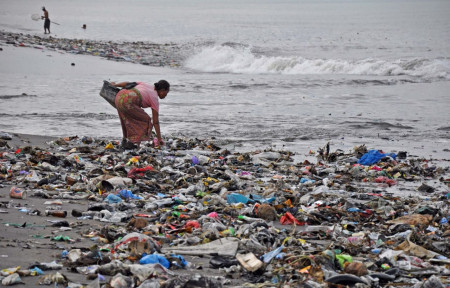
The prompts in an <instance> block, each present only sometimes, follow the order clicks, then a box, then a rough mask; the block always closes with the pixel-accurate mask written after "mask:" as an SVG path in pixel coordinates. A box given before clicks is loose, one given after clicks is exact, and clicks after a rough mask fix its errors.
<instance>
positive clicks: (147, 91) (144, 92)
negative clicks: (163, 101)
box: [134, 82, 159, 113]
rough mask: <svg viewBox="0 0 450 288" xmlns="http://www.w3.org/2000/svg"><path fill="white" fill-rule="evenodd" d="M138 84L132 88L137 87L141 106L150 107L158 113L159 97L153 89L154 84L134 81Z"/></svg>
mask: <svg viewBox="0 0 450 288" xmlns="http://www.w3.org/2000/svg"><path fill="white" fill-rule="evenodd" d="M136 83H138V85H137V86H136V87H134V88H136V89H138V90H139V92H140V93H141V96H142V108H149V107H151V108H152V109H153V110H155V111H156V112H158V113H159V97H158V93H157V92H156V90H155V86H153V85H148V84H147V83H145V82H136Z"/></svg>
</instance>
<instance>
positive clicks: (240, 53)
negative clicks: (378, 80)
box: [185, 46, 450, 79]
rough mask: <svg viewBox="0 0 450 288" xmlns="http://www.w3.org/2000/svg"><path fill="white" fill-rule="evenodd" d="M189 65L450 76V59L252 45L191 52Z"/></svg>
mask: <svg viewBox="0 0 450 288" xmlns="http://www.w3.org/2000/svg"><path fill="white" fill-rule="evenodd" d="M185 66H186V67H187V68H189V69H193V70H197V71H202V72H222V73H243V74H270V73H275V74H293V75H295V74H353V75H376V76H401V75H406V76H414V77H420V78H426V79H432V78H443V79H450V60H449V59H433V60H429V59H410V60H402V59H399V60H394V61H386V60H380V59H372V58H368V59H363V60H345V59H307V58H303V57H301V56H290V57H281V56H264V55H257V54H255V53H253V52H252V51H251V49H250V48H248V47H231V46H210V47H204V48H202V50H201V51H200V52H198V53H196V54H194V55H192V56H190V57H189V58H188V59H187V60H186V62H185Z"/></svg>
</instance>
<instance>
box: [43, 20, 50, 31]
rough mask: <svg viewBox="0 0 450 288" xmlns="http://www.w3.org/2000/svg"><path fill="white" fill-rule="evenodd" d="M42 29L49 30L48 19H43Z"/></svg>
mask: <svg viewBox="0 0 450 288" xmlns="http://www.w3.org/2000/svg"><path fill="white" fill-rule="evenodd" d="M44 28H46V29H50V19H48V18H47V19H45V21H44Z"/></svg>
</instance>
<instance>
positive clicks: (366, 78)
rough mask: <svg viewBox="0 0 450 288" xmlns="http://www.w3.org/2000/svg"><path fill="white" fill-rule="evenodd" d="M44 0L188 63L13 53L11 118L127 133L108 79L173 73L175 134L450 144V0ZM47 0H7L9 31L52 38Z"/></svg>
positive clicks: (6, 123) (5, 106)
mask: <svg viewBox="0 0 450 288" xmlns="http://www.w3.org/2000/svg"><path fill="white" fill-rule="evenodd" d="M42 4H44V5H46V8H47V10H48V11H49V13H50V19H51V20H52V21H53V22H55V23H57V24H59V25H57V24H52V25H51V31H52V34H51V35H52V36H53V37H59V38H69V39H75V38H76V39H90V40H102V41H119V42H120V41H149V42H153V43H157V44H166V43H171V44H175V45H177V46H179V48H180V55H182V59H183V61H182V65H181V66H179V67H173V68H168V67H162V68H158V67H148V66H143V65H136V64H129V63H116V64H117V65H118V66H114V67H113V68H111V66H109V65H106V64H104V63H103V62H104V61H106V60H102V61H103V62H101V60H99V59H95V60H94V59H92V58H94V57H92V56H78V57H79V58H76V62H77V63H76V64H77V65H76V66H75V67H72V68H73V69H72V70H71V69H68V68H69V67H68V65H67V66H64V67H59V66H56V67H59V68H51V69H55V70H50V71H49V69H50V68H49V69H46V66H48V67H50V65H46V64H45V63H46V62H45V61H47V63H48V62H49V61H58V60H57V59H58V57H59V56H58V55H56V56H54V55H48V57H47V58H48V59H46V60H38V59H37V58H38V57H35V58H34V59H36V60H35V61H36V62H34V60H31V61H28V60H26V59H22V60H21V61H22V62H21V61H20V60H17V62H15V61H16V60H14V61H12V60H11V59H3V60H2V62H4V63H7V64H8V65H3V64H2V68H0V71H1V73H2V74H1V75H2V77H1V79H0V87H1V92H0V97H1V98H0V100H1V105H0V130H4V131H11V132H21V133H31V134H42V135H51V136H67V135H87V136H98V137H112V138H117V139H119V138H120V137H121V129H120V124H119V120H118V117H117V113H116V111H115V110H114V109H113V108H112V107H111V106H108V104H107V103H106V102H105V101H104V100H103V99H101V98H100V97H98V91H99V90H100V88H101V85H102V80H103V79H110V80H114V81H121V80H126V81H146V82H150V83H153V82H156V81H157V80H159V79H166V80H168V81H169V82H171V84H172V89H171V92H170V94H169V96H168V97H167V98H166V99H164V100H161V101H160V114H161V115H160V122H161V128H162V133H163V135H165V136H166V137H167V136H169V135H177V136H187V137H200V138H207V137H215V138H216V139H218V140H222V141H223V142H224V143H233V145H235V146H238V147H248V148H255V147H262V148H264V147H268V146H273V145H277V147H284V148H289V149H294V150H301V149H314V148H317V146H318V145H322V144H323V145H324V144H326V142H328V141H331V142H332V143H334V145H335V147H343V148H349V147H350V148H351V147H352V145H360V144H369V146H371V147H373V148H378V149H387V150H388V151H387V152H389V149H393V150H395V149H397V150H416V151H419V152H418V153H419V154H420V150H421V149H423V150H426V153H425V154H430V153H439V154H442V155H447V156H448V153H449V152H448V151H449V150H448V149H449V147H450V145H449V136H450V116H449V110H450V95H449V91H450V81H449V80H450V55H449V54H450V33H449V31H450V18H449V17H448V15H450V1H446V0H442V1H439V0H431V1H411V0H398V1H387V0H386V1H383V0H359V1H348V0H333V1H326V0H323V1H321V0H314V1H312V0H311V1H306V0H304V1H302V0H296V1H294V0H290V1H288V0H285V1H279V0H258V1H257V0H248V1H241V0H230V1H219V0H209V1H207V0H193V1H181V0H179V1H178V0H167V1H156V0H145V1H144V0H129V1H124V0H122V1H119V0H107V1H106V0H98V1H86V0H79V1H68V0H66V1H61V0H58V1H56V0H53V1H46V3H42ZM42 4H41V3H37V2H36V1H32V0H24V1H2V2H1V8H2V9H1V12H0V29H2V30H3V31H11V32H15V33H25V34H36V35H39V36H44V35H43V27H42V26H43V23H42V21H33V20H32V19H31V15H33V14H36V13H38V14H39V13H40V14H42V13H41V5H42ZM83 24H86V25H87V29H81V26H82V25H83ZM46 37H48V36H46ZM23 49H26V48H23ZM28 49H30V48H28ZM18 53H20V52H18ZM33 53H44V54H46V52H45V51H44V52H41V51H39V52H33ZM0 55H1V54H0ZM46 55H47V54H46ZM33 57H34V56H33ZM86 57H87V58H88V60H85V58H86ZM41 58H42V57H41ZM44 58H45V57H44ZM39 61H41V62H39ZM59 62H63V60H60V61H59ZM83 63H86V65H91V66H92V69H89V73H84V74H82V75H80V73H76V72H74V71H75V69H77V67H81V66H82V65H83ZM66 64H67V63H66ZM64 65H65V64H64ZM137 66H140V67H137ZM51 67H53V66H51ZM22 93H26V94H27V95H31V96H30V97H28V96H27V95H25V96H24V95H22ZM447 158H448V157H447Z"/></svg>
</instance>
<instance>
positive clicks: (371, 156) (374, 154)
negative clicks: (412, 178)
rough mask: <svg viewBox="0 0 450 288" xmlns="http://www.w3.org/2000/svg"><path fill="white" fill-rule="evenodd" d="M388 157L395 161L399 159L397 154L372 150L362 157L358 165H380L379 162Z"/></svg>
mask: <svg viewBox="0 0 450 288" xmlns="http://www.w3.org/2000/svg"><path fill="white" fill-rule="evenodd" d="M386 156H390V157H392V158H393V159H395V158H396V157H397V154H395V153H386V154H383V153H381V152H380V151H378V150H370V151H369V152H367V153H366V154H364V155H363V156H362V157H361V159H359V160H358V164H361V165H366V166H369V165H373V164H375V163H378V161H380V160H381V159H383V158H384V157H386Z"/></svg>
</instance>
